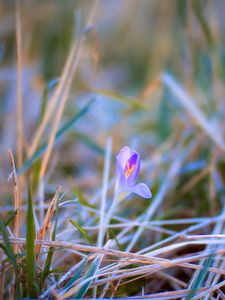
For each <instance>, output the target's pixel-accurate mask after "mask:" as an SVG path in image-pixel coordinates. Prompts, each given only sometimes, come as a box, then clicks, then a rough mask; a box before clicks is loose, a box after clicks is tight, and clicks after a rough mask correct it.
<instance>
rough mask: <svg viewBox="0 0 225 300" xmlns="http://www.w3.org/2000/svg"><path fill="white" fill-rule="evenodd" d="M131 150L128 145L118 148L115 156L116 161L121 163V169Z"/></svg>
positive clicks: (124, 165)
mask: <svg viewBox="0 0 225 300" xmlns="http://www.w3.org/2000/svg"><path fill="white" fill-rule="evenodd" d="M130 155H131V150H130V148H129V147H128V146H125V147H124V148H123V149H121V150H120V153H119V154H118V155H117V156H116V161H117V163H119V164H120V165H121V167H122V168H123V169H125V167H126V163H127V161H128V159H129V158H130Z"/></svg>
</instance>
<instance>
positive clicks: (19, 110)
mask: <svg viewBox="0 0 225 300" xmlns="http://www.w3.org/2000/svg"><path fill="white" fill-rule="evenodd" d="M16 46H17V126H16V128H17V165H18V167H19V168H20V167H21V166H22V163H23V99H22V26H21V14H20V0H16Z"/></svg>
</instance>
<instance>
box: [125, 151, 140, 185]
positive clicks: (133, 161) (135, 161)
mask: <svg viewBox="0 0 225 300" xmlns="http://www.w3.org/2000/svg"><path fill="white" fill-rule="evenodd" d="M131 153H132V155H131V157H130V159H129V160H128V163H129V166H130V168H132V166H134V169H133V171H132V172H131V173H130V174H129V176H128V177H127V178H126V180H127V185H128V186H134V185H135V183H136V181H137V178H138V174H139V172H140V155H139V153H137V152H136V151H133V150H132V151H131ZM125 171H126V168H125Z"/></svg>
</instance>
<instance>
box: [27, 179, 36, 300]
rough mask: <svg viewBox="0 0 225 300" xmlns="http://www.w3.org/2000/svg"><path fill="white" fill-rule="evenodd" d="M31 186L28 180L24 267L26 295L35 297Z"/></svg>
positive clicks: (33, 225) (33, 226)
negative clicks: (25, 270) (25, 272)
mask: <svg viewBox="0 0 225 300" xmlns="http://www.w3.org/2000/svg"><path fill="white" fill-rule="evenodd" d="M32 202H33V201H32V195H31V187H30V182H29V181H28V207H27V221H26V262H27V265H26V268H27V289H28V296H29V297H31V298H32V297H33V298H35V296H36V291H35V285H34V283H35V263H36V262H35V235H36V232H35V222H34V212H33V203H32Z"/></svg>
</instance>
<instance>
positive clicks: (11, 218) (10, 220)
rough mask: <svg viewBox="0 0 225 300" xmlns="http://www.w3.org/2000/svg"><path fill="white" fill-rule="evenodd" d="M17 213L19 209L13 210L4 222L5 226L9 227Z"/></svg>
mask: <svg viewBox="0 0 225 300" xmlns="http://www.w3.org/2000/svg"><path fill="white" fill-rule="evenodd" d="M16 215H17V210H15V211H14V212H12V213H11V214H10V216H9V217H8V219H7V220H6V221H5V222H4V225H5V227H7V226H8V225H9V223H11V222H12V221H13V220H14V219H15V217H16Z"/></svg>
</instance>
